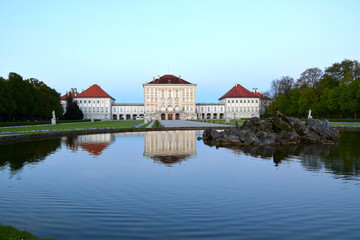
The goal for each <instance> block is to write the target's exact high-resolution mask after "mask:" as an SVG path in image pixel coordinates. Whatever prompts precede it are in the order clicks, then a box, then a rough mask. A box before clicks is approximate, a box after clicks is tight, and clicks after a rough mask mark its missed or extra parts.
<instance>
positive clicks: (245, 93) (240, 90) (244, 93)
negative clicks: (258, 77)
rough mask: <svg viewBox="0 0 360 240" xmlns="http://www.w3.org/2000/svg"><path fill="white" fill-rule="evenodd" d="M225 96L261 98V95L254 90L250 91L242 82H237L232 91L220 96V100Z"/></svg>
mask: <svg viewBox="0 0 360 240" xmlns="http://www.w3.org/2000/svg"><path fill="white" fill-rule="evenodd" d="M223 98H259V96H258V95H256V94H255V93H253V92H250V91H249V90H247V89H246V88H244V87H243V86H241V85H240V84H235V86H234V87H233V88H231V89H230V91H228V92H227V93H225V95H224V96H222V97H221V98H219V100H221V99H223Z"/></svg>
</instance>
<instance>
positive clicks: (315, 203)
mask: <svg viewBox="0 0 360 240" xmlns="http://www.w3.org/2000/svg"><path fill="white" fill-rule="evenodd" d="M200 134H201V133H200V132H195V131H176V132H147V133H127V134H97V135H85V136H78V137H73V138H55V139H48V140H39V141H31V142H23V143H14V144H7V145H0V224H4V225H11V226H14V227H16V228H19V229H25V230H27V231H30V232H32V233H33V234H35V235H37V236H39V237H55V238H57V239H199V238H202V239H276V238H277V239H315V238H324V239H359V237H360V181H359V180H360V178H359V170H360V132H343V133H342V139H341V143H340V144H339V145H321V146H319V145H315V146H314V145H312V146H284V147H247V148H237V149H226V148H220V149H216V148H215V147H210V146H207V145H205V144H204V143H203V142H202V141H197V140H196V137H197V135H200Z"/></svg>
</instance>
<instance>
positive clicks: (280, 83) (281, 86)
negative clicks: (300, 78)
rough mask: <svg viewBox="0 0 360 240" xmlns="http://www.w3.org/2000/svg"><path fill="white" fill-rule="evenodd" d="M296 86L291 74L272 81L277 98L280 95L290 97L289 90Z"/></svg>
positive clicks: (273, 91) (272, 87) (272, 90)
mask: <svg viewBox="0 0 360 240" xmlns="http://www.w3.org/2000/svg"><path fill="white" fill-rule="evenodd" d="M293 86H294V79H293V78H291V77H289V76H284V77H281V79H275V80H273V81H272V83H271V92H272V95H273V96H274V97H275V98H276V99H277V98H278V97H279V96H280V95H285V96H286V97H288V94H289V91H290V90H291V89H292V88H293Z"/></svg>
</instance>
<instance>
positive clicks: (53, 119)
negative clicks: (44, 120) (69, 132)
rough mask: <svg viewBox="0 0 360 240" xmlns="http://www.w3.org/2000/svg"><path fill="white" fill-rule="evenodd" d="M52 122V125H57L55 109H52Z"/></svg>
mask: <svg viewBox="0 0 360 240" xmlns="http://www.w3.org/2000/svg"><path fill="white" fill-rule="evenodd" d="M51 124H52V125H56V116H55V111H52V118H51Z"/></svg>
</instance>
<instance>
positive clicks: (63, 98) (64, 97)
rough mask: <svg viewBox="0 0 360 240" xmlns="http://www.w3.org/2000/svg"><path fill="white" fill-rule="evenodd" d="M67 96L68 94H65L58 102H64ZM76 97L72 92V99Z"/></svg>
mask: <svg viewBox="0 0 360 240" xmlns="http://www.w3.org/2000/svg"><path fill="white" fill-rule="evenodd" d="M68 94H69V93H67V94H65V95H64V96H62V97H61V98H60V100H64V101H65V100H66V99H67V96H68ZM76 95H77V93H74V92H72V93H71V96H72V97H73V98H74V97H76Z"/></svg>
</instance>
